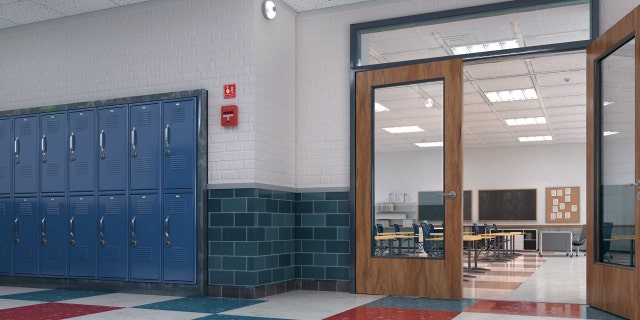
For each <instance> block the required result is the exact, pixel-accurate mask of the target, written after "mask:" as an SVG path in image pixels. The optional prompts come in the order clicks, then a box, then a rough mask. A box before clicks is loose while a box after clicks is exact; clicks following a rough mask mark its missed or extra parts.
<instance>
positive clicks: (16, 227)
mask: <svg viewBox="0 0 640 320" xmlns="http://www.w3.org/2000/svg"><path fill="white" fill-rule="evenodd" d="M19 223H20V218H16V219H15V220H13V233H14V234H15V235H16V237H17V236H18V234H19V233H20V229H19V227H20V224H19Z"/></svg>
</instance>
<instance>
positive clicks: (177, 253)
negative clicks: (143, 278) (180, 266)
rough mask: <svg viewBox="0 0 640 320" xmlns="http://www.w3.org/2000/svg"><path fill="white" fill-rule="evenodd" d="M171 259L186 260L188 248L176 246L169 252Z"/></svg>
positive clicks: (178, 261)
mask: <svg viewBox="0 0 640 320" xmlns="http://www.w3.org/2000/svg"><path fill="white" fill-rule="evenodd" d="M169 259H170V260H171V261H172V262H177V263H180V262H186V261H187V249H185V248H181V247H174V248H173V250H171V253H169Z"/></svg>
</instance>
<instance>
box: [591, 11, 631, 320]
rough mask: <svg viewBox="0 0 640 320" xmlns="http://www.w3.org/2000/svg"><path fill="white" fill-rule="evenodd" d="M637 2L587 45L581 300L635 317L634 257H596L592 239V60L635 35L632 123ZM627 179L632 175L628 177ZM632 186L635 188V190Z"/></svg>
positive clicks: (596, 153) (596, 178)
mask: <svg viewBox="0 0 640 320" xmlns="http://www.w3.org/2000/svg"><path fill="white" fill-rule="evenodd" d="M639 30H640V6H638V7H636V8H635V9H634V10H632V11H631V12H629V13H628V14H627V15H625V16H624V17H623V18H622V19H621V20H619V21H618V22H617V23H616V24H614V25H613V26H612V27H611V28H610V29H609V30H607V31H606V32H604V33H602V35H601V36H600V37H598V38H597V39H595V40H594V41H593V42H592V43H591V44H590V45H589V46H588V47H587V172H586V174H587V235H588V236H587V304H589V305H591V306H593V307H596V308H599V309H602V310H605V311H608V312H611V313H614V314H617V315H620V316H623V317H625V318H631V319H640V302H639V301H638V298H639V294H638V292H639V291H638V290H639V288H640V272H639V271H638V269H637V266H638V262H639V261H640V259H639V258H638V256H637V255H636V257H635V265H636V267H635V268H632V267H622V266H615V265H610V264H605V263H600V262H598V257H599V254H597V253H598V251H597V249H598V248H597V246H596V243H597V241H596V240H597V239H599V236H600V235H599V230H600V228H598V226H599V216H598V214H597V211H598V209H597V208H599V199H600V191H599V185H600V171H599V170H600V169H599V166H600V160H599V159H600V153H601V151H600V148H599V146H600V137H599V134H597V133H598V132H600V128H599V127H600V125H599V120H600V118H599V117H598V113H599V111H598V107H599V105H600V103H599V101H600V98H601V97H600V90H599V89H598V88H599V86H600V78H599V77H598V73H599V70H598V68H597V67H598V64H597V62H598V61H599V60H600V59H602V58H604V57H606V56H607V55H608V54H609V53H611V52H612V51H613V50H615V49H617V48H618V47H619V46H620V45H622V44H624V43H626V41H628V40H629V39H631V38H633V37H635V38H636V43H635V110H636V112H635V123H636V125H637V124H638V123H640V72H639V69H640V54H639V52H640V41H638V39H637V38H638V31H639ZM639 133H640V129H636V133H635V137H636V138H635V144H636V147H635V150H636V151H635V162H636V173H635V175H636V180H637V179H638V175H639V168H640V152H639V151H640V137H639ZM629 182H632V181H629ZM636 191H637V190H636ZM635 216H636V218H635V230H636V233H635V237H636V241H635V250H636V252H637V249H638V233H637V231H638V230H640V205H639V203H638V200H636V209H635Z"/></svg>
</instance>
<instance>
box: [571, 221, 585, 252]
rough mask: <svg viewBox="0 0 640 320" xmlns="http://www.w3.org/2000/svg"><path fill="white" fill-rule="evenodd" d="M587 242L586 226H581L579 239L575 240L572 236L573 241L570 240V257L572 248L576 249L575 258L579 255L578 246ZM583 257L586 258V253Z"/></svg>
mask: <svg viewBox="0 0 640 320" xmlns="http://www.w3.org/2000/svg"><path fill="white" fill-rule="evenodd" d="M586 240H587V225H586V224H585V225H582V232H581V233H580V237H579V238H576V237H575V236H573V239H572V240H571V245H572V246H573V247H572V249H571V256H572V257H573V248H576V257H577V256H579V255H580V246H582V245H583V244H584V242H585V241H586ZM584 255H585V256H586V255H587V253H586V252H585V253H584Z"/></svg>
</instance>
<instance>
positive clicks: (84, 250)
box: [65, 196, 98, 278]
mask: <svg viewBox="0 0 640 320" xmlns="http://www.w3.org/2000/svg"><path fill="white" fill-rule="evenodd" d="M65 230H67V231H68V232H69V277H76V278H95V276H96V248H97V246H96V231H97V230H98V229H97V228H96V202H95V197H94V196H71V197H69V228H68V229H66V228H65Z"/></svg>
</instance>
